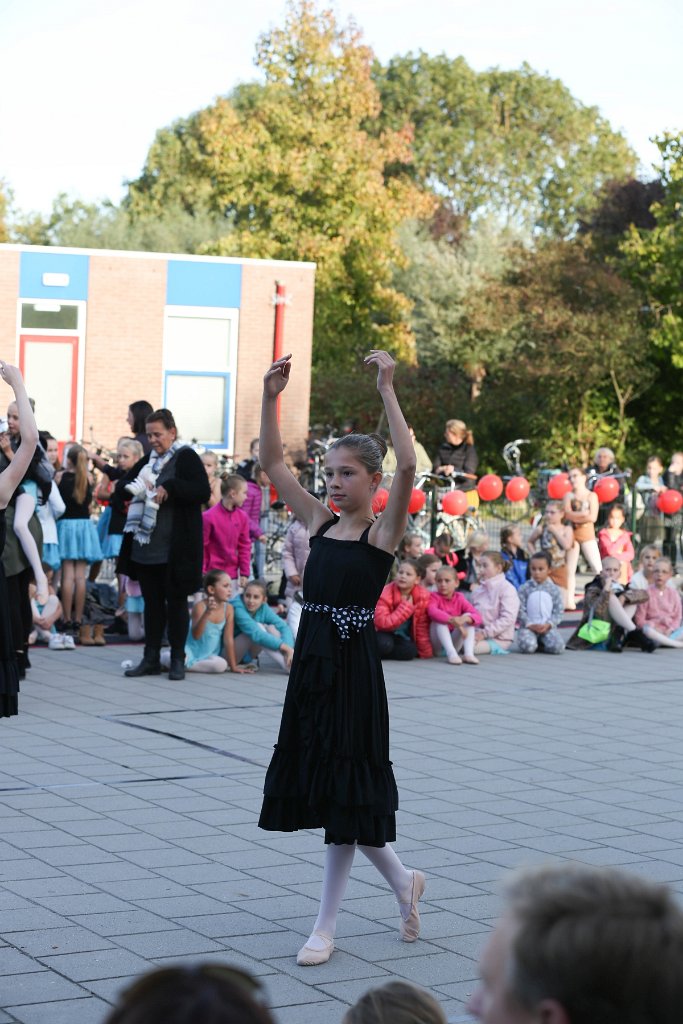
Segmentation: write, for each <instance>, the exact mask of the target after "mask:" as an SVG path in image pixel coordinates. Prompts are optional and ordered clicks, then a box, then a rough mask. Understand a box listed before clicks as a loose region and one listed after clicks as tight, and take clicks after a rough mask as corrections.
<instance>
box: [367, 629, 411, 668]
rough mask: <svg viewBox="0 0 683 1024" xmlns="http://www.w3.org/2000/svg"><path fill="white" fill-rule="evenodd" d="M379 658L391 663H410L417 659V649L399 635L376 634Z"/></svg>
mask: <svg viewBox="0 0 683 1024" xmlns="http://www.w3.org/2000/svg"><path fill="white" fill-rule="evenodd" d="M377 646H378V647H379V656H380V658H385V659H387V660H389V659H390V660H392V661H412V659H413V658H417V647H416V646H415V644H414V643H413V641H412V640H409V639H408V638H407V637H405V636H401V634H400V633H380V632H378V633H377Z"/></svg>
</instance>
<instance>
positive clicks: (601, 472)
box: [586, 445, 625, 527]
mask: <svg viewBox="0 0 683 1024" xmlns="http://www.w3.org/2000/svg"><path fill="white" fill-rule="evenodd" d="M617 473H621V470H620V469H619V466H618V465H617V457H616V455H615V454H614V452H613V451H612V449H611V448H607V447H606V446H605V445H603V446H602V447H601V448H597V449H596V451H595V455H594V456H593V465H592V466H590V467H589V469H588V471H587V472H586V477H587V479H588V481H589V486H590V487H593V483H592V481H593V480H594V478H595V477H596V476H614V475H615V474H617ZM617 483H618V484H619V493H618V494H617V496H616V498H614V499H613V501H606V502H604V503H603V504H602V505H600V507H599V509H598V518H597V525H598V527H601V526H604V525H605V523H606V522H607V517H608V516H609V514H610V511H611V509H612V506H613V505H616V504H617V503H618V504H620V505H623V503H624V494H625V490H624V480H623V477H619V479H618V480H617Z"/></svg>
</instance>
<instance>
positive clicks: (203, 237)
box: [11, 193, 229, 252]
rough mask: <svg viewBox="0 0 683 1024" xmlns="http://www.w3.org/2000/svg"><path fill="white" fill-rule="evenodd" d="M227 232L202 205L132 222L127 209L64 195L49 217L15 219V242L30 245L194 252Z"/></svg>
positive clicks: (174, 207)
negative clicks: (86, 201)
mask: <svg viewBox="0 0 683 1024" xmlns="http://www.w3.org/2000/svg"><path fill="white" fill-rule="evenodd" d="M228 230H229V224H228V223H227V221H226V219H225V218H224V217H219V216H218V215H217V214H214V213H209V212H208V211H206V210H203V209H201V208H200V207H199V205H198V206H197V209H196V210H195V211H192V212H190V211H188V210H186V209H184V208H182V207H181V206H180V204H179V203H177V202H176V203H169V204H167V205H165V206H164V208H163V209H162V210H160V211H159V212H158V213H157V214H155V215H152V214H151V213H148V214H141V215H139V216H137V217H135V218H133V217H132V216H131V214H130V212H129V211H128V210H127V209H126V208H125V207H117V206H114V205H113V204H112V203H108V202H105V203H102V204H101V205H98V204H97V203H85V202H83V201H82V200H80V199H73V198H71V197H69V196H68V195H66V194H65V193H61V194H60V195H58V196H57V198H56V199H55V201H54V203H53V204H52V210H51V212H50V214H49V215H48V216H47V217H43V216H41V215H40V214H29V215H28V216H25V217H23V218H17V219H15V220H14V222H13V224H12V228H11V234H12V238H13V240H14V241H16V242H24V243H26V244H28V245H65V246H75V247H82V248H95V249H97V248H99V249H135V250H139V251H142V252H147V251H150V252H196V251H197V249H199V248H201V247H202V246H203V245H206V244H207V242H210V241H211V240H214V239H218V238H221V237H224V235H225V234H226V232H227V231H228Z"/></svg>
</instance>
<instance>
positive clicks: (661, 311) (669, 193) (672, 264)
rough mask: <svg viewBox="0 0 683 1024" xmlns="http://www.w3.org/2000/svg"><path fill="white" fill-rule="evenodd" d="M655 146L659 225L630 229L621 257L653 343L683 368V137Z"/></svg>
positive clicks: (655, 213) (653, 209)
mask: <svg viewBox="0 0 683 1024" xmlns="http://www.w3.org/2000/svg"><path fill="white" fill-rule="evenodd" d="M656 142H657V145H658V147H659V151H660V153H661V157H662V166H661V168H660V175H661V183H662V187H663V196H662V198H661V200H660V201H659V202H656V203H654V204H653V205H652V207H651V212H652V215H653V216H654V220H655V225H654V227H652V228H651V229H648V228H647V227H645V228H639V227H636V226H635V225H632V226H631V227H630V228H629V231H628V234H627V236H626V238H625V240H624V241H623V242H622V244H621V246H620V253H621V256H622V257H623V267H624V269H625V272H626V273H628V274H629V275H630V278H631V280H632V281H633V282H634V284H635V286H636V288H637V289H638V290H639V292H640V294H641V296H642V300H643V313H644V314H645V315H646V319H647V323H648V326H649V328H650V337H651V339H652V341H653V343H654V344H655V345H656V346H658V347H659V348H661V349H662V350H663V351H664V352H665V353H666V354H667V356H668V358H669V359H670V361H671V363H673V365H674V366H675V367H677V368H683V217H682V215H681V211H683V133H682V134H679V135H672V134H666V135H664V136H663V137H662V138H660V139H657V140H656Z"/></svg>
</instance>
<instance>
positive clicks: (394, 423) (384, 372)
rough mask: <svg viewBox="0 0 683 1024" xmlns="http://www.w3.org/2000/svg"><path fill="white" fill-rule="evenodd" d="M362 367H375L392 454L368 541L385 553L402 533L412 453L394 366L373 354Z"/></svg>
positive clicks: (383, 356) (379, 353)
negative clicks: (387, 484) (382, 502)
mask: <svg viewBox="0 0 683 1024" xmlns="http://www.w3.org/2000/svg"><path fill="white" fill-rule="evenodd" d="M365 365H366V366H376V367H377V390H378V391H379V393H380V395H381V397H382V402H383V403H384V409H385V411H386V414H387V425H388V427H389V433H390V434H391V440H392V441H393V443H394V452H395V453H396V472H395V473H394V479H393V482H392V485H391V490H390V491H389V497H388V499H387V505H386V508H385V509H384V512H383V513H382V515H381V516H380V517H379V519H378V520H377V521H376V523H375V524H374V526H373V527H372V529H371V530H370V538H369V539H370V541H371V543H372V544H374V545H375V546H376V547H378V548H383V549H384V550H385V551H394V550H395V548H396V545H397V544H398V542H399V541H400V539H401V537H402V536H403V534H404V533H405V530H406V524H407V520H408V503H409V501H410V495H411V494H412V491H413V486H414V484H415V461H416V460H415V449H414V448H413V440H412V438H411V436H410V431H409V429H408V424H407V423H406V421H405V418H404V416H403V413H402V412H401V407H400V405H399V404H398V398H397V397H396V392H395V391H394V369H395V367H396V363H395V362H394V360H393V359H392V358H391V356H390V355H389V353H388V352H382V351H378V350H373V351H372V352H371V353H370V355H369V356H367V358H366V360H365Z"/></svg>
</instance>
